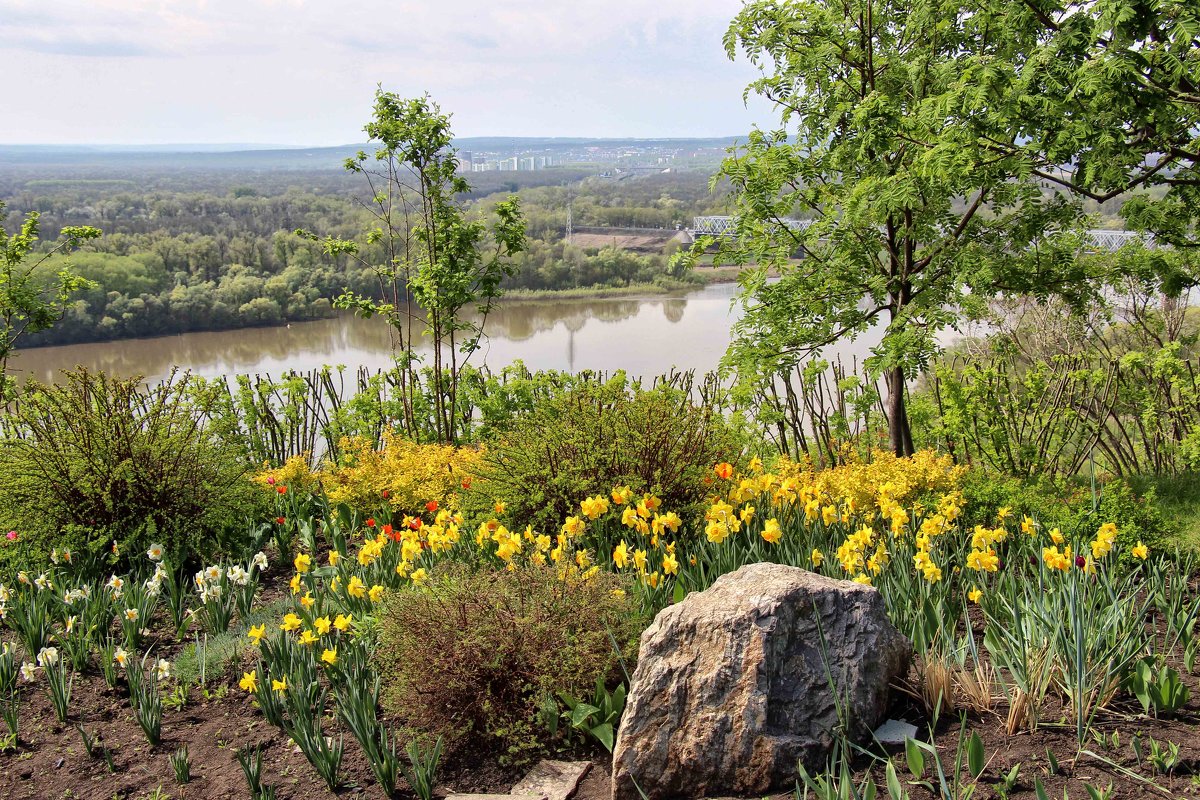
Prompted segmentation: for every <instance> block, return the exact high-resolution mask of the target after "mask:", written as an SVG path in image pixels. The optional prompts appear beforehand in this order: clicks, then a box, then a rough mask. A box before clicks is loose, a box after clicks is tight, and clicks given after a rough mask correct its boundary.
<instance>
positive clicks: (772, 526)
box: [762, 517, 783, 544]
mask: <svg viewBox="0 0 1200 800" xmlns="http://www.w3.org/2000/svg"><path fill="white" fill-rule="evenodd" d="M762 537H763V539H764V540H765V541H767V542H768V543H769V544H779V540H780V539H782V538H783V529H782V528H780V527H779V520H777V519H775V518H774V517H771V518H770V519H769V520H767V521H766V522H764V523H763V529H762Z"/></svg>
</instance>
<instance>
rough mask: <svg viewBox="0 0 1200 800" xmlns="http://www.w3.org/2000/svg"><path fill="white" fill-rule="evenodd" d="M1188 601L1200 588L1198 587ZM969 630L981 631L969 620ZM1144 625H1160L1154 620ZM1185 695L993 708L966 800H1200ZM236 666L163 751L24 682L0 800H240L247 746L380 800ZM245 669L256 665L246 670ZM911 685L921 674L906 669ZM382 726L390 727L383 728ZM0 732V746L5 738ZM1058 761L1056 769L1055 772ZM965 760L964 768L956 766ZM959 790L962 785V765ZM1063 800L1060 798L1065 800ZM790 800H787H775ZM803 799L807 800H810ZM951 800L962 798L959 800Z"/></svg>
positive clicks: (480, 775) (202, 695) (197, 692)
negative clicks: (1158, 756)
mask: <svg viewBox="0 0 1200 800" xmlns="http://www.w3.org/2000/svg"><path fill="white" fill-rule="evenodd" d="M266 577H267V580H266V581H265V583H264V586H263V594H262V596H261V599H260V602H262V603H269V602H271V601H272V600H274V599H276V598H277V597H279V596H281V595H282V593H283V591H284V588H285V587H284V585H283V583H282V580H281V578H280V577H279V576H277V575H269V576H266ZM1193 589H1194V587H1193ZM973 622H978V621H977V620H973ZM1150 624H1154V623H1153V622H1152V623H1150ZM151 644H152V645H153V650H154V652H156V653H157V654H158V655H160V656H164V657H166V658H168V659H170V660H173V659H174V657H175V655H176V653H177V651H178V650H179V649H180V648H181V647H182V645H180V644H177V643H174V642H173V641H168V640H165V639H159V640H157V641H153V642H152V643H151ZM1171 666H1173V667H1174V668H1175V669H1176V670H1178V672H1179V674H1180V675H1181V677H1182V680H1183V681H1184V683H1186V684H1187V686H1188V688H1189V689H1190V691H1191V697H1190V699H1189V701H1188V703H1187V704H1186V706H1185V707H1184V708H1183V709H1182V710H1181V711H1180V712H1178V713H1177V714H1176V715H1174V716H1173V717H1171V718H1161V719H1153V718H1150V717H1147V716H1146V715H1145V714H1143V712H1142V708H1141V706H1140V705H1139V704H1138V703H1137V701H1136V700H1133V699H1132V698H1129V697H1128V696H1126V695H1121V696H1119V697H1118V698H1117V699H1116V700H1115V701H1114V702H1113V703H1111V704H1110V705H1109V707H1108V708H1107V709H1105V710H1104V711H1103V712H1101V715H1100V716H1099V717H1098V718H1097V719H1096V721H1095V723H1094V727H1095V729H1096V734H1095V735H1092V736H1090V737H1089V739H1088V741H1087V743H1086V744H1085V745H1084V746H1083V747H1079V746H1077V742H1076V736H1075V730H1074V726H1073V724H1071V723H1070V722H1069V721H1068V717H1067V713H1066V709H1064V708H1063V707H1061V706H1060V705H1058V704H1057V702H1051V703H1049V704H1048V705H1047V707H1045V708H1043V710H1042V714H1041V722H1040V724H1039V726H1038V728H1037V730H1036V731H1034V732H1032V733H1029V732H1022V733H1018V734H1015V735H1007V734H1006V733H1005V730H1004V714H1005V713H1006V711H1007V708H1006V706H1005V704H1004V703H1003V701H1002V700H1001V701H998V702H997V703H996V704H995V705H994V706H993V708H992V709H991V710H990V711H988V712H985V713H976V712H972V713H968V714H967V716H966V718H965V726H966V731H965V732H963V733H962V736H963V737H964V738H965V737H966V736H969V735H970V734H971V733H972V732H978V734H979V736H980V737H981V739H982V740H983V744H984V752H985V753H986V754H987V758H988V759H989V760H988V762H987V765H986V767H985V769H984V772H983V774H982V776H981V778H980V780H979V782H978V786H977V788H976V790H975V793H974V795H973V797H972V800H989V799H990V798H1003V797H1006V796H1007V797H1012V798H1034V797H1036V794H1035V784H1034V781H1035V779H1040V781H1041V783H1042V785H1043V786H1044V787H1045V789H1046V794H1047V797H1048V798H1052V799H1053V800H1057V799H1058V798H1064V797H1067V798H1070V799H1073V800H1091V798H1090V797H1089V792H1088V790H1087V786H1088V785H1090V786H1092V787H1094V788H1095V789H1098V790H1105V789H1107V788H1108V787H1109V786H1110V785H1111V787H1112V788H1111V793H1108V794H1105V795H1097V796H1096V797H1104V798H1111V799H1112V800H1123V798H1140V797H1156V798H1171V797H1180V798H1200V680H1198V679H1197V677H1196V676H1193V675H1190V674H1188V671H1187V668H1186V666H1185V665H1184V664H1183V663H1182V662H1179V661H1172V662H1171ZM240 668H241V667H240V665H234V666H233V667H231V669H230V673H229V674H228V675H226V676H223V679H217V680H210V681H209V684H208V687H207V690H201V689H200V688H198V687H195V686H193V687H192V688H191V689H190V690H189V691H188V694H187V700H186V702H185V703H184V704H183V706H182V707H181V708H173V707H167V706H164V709H163V723H162V742H161V743H160V744H159V745H157V746H153V747H152V746H150V745H149V744H148V743H147V742H146V739H145V736H144V734H143V733H142V730H141V728H140V727H139V726H138V724H137V721H136V720H135V719H134V716H133V711H132V708H131V706H130V702H129V696H128V692H127V691H126V689H125V686H124V683H123V682H122V683H120V684H119V686H118V688H117V689H111V688H109V687H108V686H107V685H106V684H105V683H104V681H103V679H102V678H101V676H100V675H99V674H96V671H95V670H94V669H93V670H92V671H91V672H89V673H87V674H85V675H83V676H76V678H75V683H74V687H73V692H72V695H71V701H70V717H69V718H68V721H67V723H65V724H63V723H59V722H58V720H57V718H56V717H55V714H54V710H53V707H52V706H51V703H50V698H49V694H48V691H47V689H46V685H45V682H44V681H38V682H36V683H33V684H25V683H24V682H20V691H21V706H20V727H19V732H20V737H19V740H18V741H17V742H16V744H15V745H12V746H9V747H8V748H7V749H4V750H3V751H0V800H66V799H67V798H79V799H82V800H112V799H113V798H119V799H120V800H141V799H142V798H149V797H152V796H154V795H153V793H154V791H155V789H156V788H158V787H160V786H161V787H162V790H163V797H167V796H169V797H170V798H173V800H200V799H201V798H221V799H222V800H233V799H234V798H245V797H248V796H249V795H248V791H247V785H246V779H245V777H244V775H243V773H242V769H241V766H240V765H239V763H238V761H237V758H236V751H237V750H238V749H240V748H243V747H247V746H249V747H254V746H256V745H261V747H262V753H263V774H262V782H263V784H264V785H273V786H274V787H275V788H276V792H277V797H278V798H279V800H316V799H317V798H320V799H321V800H328V799H329V798H337V797H353V798H364V800H385V795H384V794H383V792H382V791H381V790H380V789H379V787H378V786H377V785H376V783H375V779H374V776H373V775H372V773H371V770H370V766H369V764H368V763H367V759H366V757H365V755H364V754H363V753H362V750H361V748H360V747H359V745H358V742H356V741H355V740H354V739H353V737H352V736H350V734H349V733H348V732H345V731H343V730H342V728H341V726H340V723H335V722H334V721H333V720H327V729H328V730H329V731H330V732H331V733H332V734H333V735H335V736H336V735H338V734H339V733H341V734H342V736H343V746H344V755H343V759H342V779H343V786H341V787H339V789H338V791H337V792H330V791H329V790H328V789H327V788H326V786H325V784H324V782H323V781H322V780H321V779H320V778H319V777H318V776H317V774H316V772H315V770H314V769H313V768H312V766H311V765H310V764H309V763H308V761H307V759H306V758H305V757H304V755H303V754H301V753H300V752H299V750H298V749H297V748H296V747H295V746H294V745H293V744H292V743H291V742H290V741H289V740H288V738H287V736H286V735H285V734H283V733H282V732H281V731H280V730H279V729H278V728H275V727H273V726H271V725H270V724H268V723H267V722H266V720H265V719H263V717H262V714H261V713H260V712H259V711H258V710H257V709H256V708H254V706H253V704H252V702H251V699H250V697H249V695H247V694H246V693H245V692H243V691H241V690H240V689H237V688H236V683H237V681H236V677H235V676H237V675H240V671H239V670H240ZM245 668H246V669H249V668H250V666H249V665H246V667H245ZM907 684H908V686H909V687H915V686H917V685H918V673H917V667H915V666H914V668H913V669H912V670H911V671H910V673H909V676H908V679H907ZM914 698H915V692H913V691H912V690H911V689H909V692H908V693H906V692H905V691H895V692H893V702H892V706H891V708H889V710H888V712H887V714H886V715H885V718H893V719H902V720H906V721H908V722H911V723H912V724H914V725H916V726H917V727H918V729H920V733H919V734H918V735H919V736H921V737H923V738H928V734H927V731H926V727H927V722H926V721H925V720H926V716H925V712H924V710H923V707H922V706H921V705H920V704H919V703H918V701H917V700H915V699H914ZM960 714H961V712H959V711H954V710H947V711H943V713H942V714H941V717H940V721H939V724H938V726H937V728H936V731H935V734H934V743H935V745H936V747H937V750H938V753H939V755H940V758H941V760H942V762H943V764H944V766H945V769H946V771H947V773H948V774H949V773H951V772H952V768H953V764H954V758H955V753H956V751H957V750H958V747H959V742H960V729H961V728H962V723H960ZM383 722H384V724H385V725H387V726H388V727H389V728H392V729H395V727H396V726H394V725H391V724H389V721H388V720H386V719H384V720H383ZM78 726H82V727H83V728H84V730H86V731H87V732H88V733H89V734H96V735H98V740H99V741H101V742H102V743H103V745H104V746H105V747H107V748H108V749H109V750H110V752H111V753H112V761H113V770H112V771H111V772H110V770H109V768H108V766H107V764H106V762H105V760H104V759H103V757H102V756H101V755H100V753H99V752H98V751H99V748H97V752H96V754H95V756H89V755H88V753H87V752H86V751H85V748H84V743H83V738H82V736H81V734H80V732H79V730H78ZM4 730H5V729H4V726H3V724H2V723H0V734H2V733H3V732H4ZM1135 737H1140V739H1141V744H1142V747H1141V749H1142V758H1141V760H1140V762H1139V759H1138V757H1137V755H1136V754H1135V752H1134V749H1133V746H1132V742H1133V740H1134V739H1135ZM1151 738H1153V739H1154V740H1155V741H1156V742H1158V743H1159V744H1160V745H1161V746H1162V747H1163V749H1164V750H1165V749H1166V748H1167V747H1168V743H1173V744H1175V745H1177V746H1178V760H1177V763H1176V764H1175V765H1174V767H1173V768H1172V769H1171V770H1170V771H1168V772H1166V773H1165V774H1164V773H1163V772H1162V771H1160V770H1158V769H1156V768H1155V767H1154V766H1152V764H1151V763H1150V762H1149V760H1148V758H1147V756H1148V755H1149V754H1150V751H1151V745H1150V740H1151ZM2 739H3V737H2V736H0V740H2ZM184 745H186V746H187V748H188V754H189V757H190V761H191V780H190V782H189V783H187V784H185V785H178V784H176V782H175V775H174V771H173V769H172V766H171V761H170V757H171V755H172V753H174V752H175V751H176V750H177V749H178V748H180V747H181V746H184ZM1050 753H1053V755H1054V760H1055V761H1056V762H1057V766H1055V765H1054V764H1053V763H1052V760H1051V756H1050V755H1049V754H1050ZM552 757H555V758H562V759H565V760H589V761H591V762H592V768H591V769H590V770H589V772H588V774H587V775H586V776H585V777H584V779H583V781H582V782H581V783H580V785H579V788H578V789H577V791H576V793H575V795H574V797H575V798H576V800H608V798H609V797H610V782H609V772H610V760H609V756H608V754H607V753H605V752H603V751H602V750H599V749H598V748H596V749H592V750H581V751H575V752H569V753H559V754H554V755H553V756H552ZM892 760H893V762H894V763H895V765H896V770H897V773H898V774H899V776H900V780H901V783H902V784H903V786H904V789H905V791H907V792H908V793H909V795H910V797H911V798H912V800H942V798H940V796H939V795H938V794H937V793H936V791H935V788H936V783H937V779H936V772H935V770H934V767H933V763H932V757H927V762H928V763H927V767H926V772H925V780H926V781H929V780H930V779H931V777H932V781H933V785H931V786H922V785H920V782H918V781H917V780H916V779H915V778H913V776H911V775H910V774H909V772H908V769H907V767H906V762H905V758H904V753H903V748H902V747H898V748H894V752H893V753H892ZM964 761H965V756H964ZM1017 764H1020V770H1019V777H1018V778H1017V780H1016V784H1015V786H1013V787H1012V788H1011V790H1009V791H1008V792H1007V794H1005V793H1003V791H1002V790H1003V785H1002V780H1003V778H1004V776H1006V775H1007V774H1008V773H1009V771H1010V770H1011V769H1012V767H1013V766H1015V765H1017ZM530 766H532V765H523V766H521V767H503V766H501V765H500V763H499V760H498V759H497V757H496V755H495V754H494V753H488V752H484V751H480V750H478V749H473V748H471V747H464V748H460V749H459V750H458V751H456V752H451V753H449V754H448V755H447V757H446V759H445V760H444V762H443V767H442V769H441V771H440V773H439V780H438V786H437V788H436V790H435V794H436V795H438V796H445V795H446V794H449V793H452V792H463V793H467V792H496V793H506V792H508V790H509V789H510V788H511V787H512V786H513V784H515V783H516V782H517V781H518V780H519V779H520V778H521V777H522V776H523V775H524V774H525V772H526V771H527V770H528V768H529V767H530ZM856 766H857V779H856V785H858V784H861V783H862V780H863V779H864V777H865V776H866V775H867V772H868V770H869V771H870V773H871V777H872V778H873V779H874V780H875V783H876V784H877V785H878V788H879V791H880V794H879V797H882V798H886V797H887V789H886V782H885V777H884V770H883V768H882V767H881V766H879V765H878V764H876V765H874V766H872V764H871V762H870V760H869V759H865V758H864V759H862V760H861V762H860V763H859V764H857V765H856ZM962 775H963V779H964V782H965V783H967V784H970V783H971V781H970V780H969V778H968V777H967V776H966V766H965V763H964V765H963V770H962ZM401 785H402V787H403V788H402V789H399V790H398V792H397V796H398V797H402V798H408V797H412V796H413V795H411V794H409V793H406V789H407V787H406V786H404V785H403V782H402V781H401ZM1064 793H1065V794H1064ZM785 796H790V795H788V794H782V795H776V796H775V797H780V798H782V797H785ZM810 796H812V795H811V794H810ZM956 800H966V798H965V796H964V795H961V794H960V795H959V798H958V799H956Z"/></svg>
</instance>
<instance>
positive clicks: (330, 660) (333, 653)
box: [321, 647, 337, 666]
mask: <svg viewBox="0 0 1200 800" xmlns="http://www.w3.org/2000/svg"><path fill="white" fill-rule="evenodd" d="M321 660H322V661H324V662H325V663H326V664H329V665H330V666H332V665H334V664H336V663H337V648H336V647H333V648H328V649H326V650H325V652H324V653H321Z"/></svg>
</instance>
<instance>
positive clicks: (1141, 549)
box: [1129, 539, 1150, 561]
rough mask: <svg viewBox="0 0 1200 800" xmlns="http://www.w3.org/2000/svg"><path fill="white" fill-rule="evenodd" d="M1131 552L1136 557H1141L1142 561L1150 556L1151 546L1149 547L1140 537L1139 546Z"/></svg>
mask: <svg viewBox="0 0 1200 800" xmlns="http://www.w3.org/2000/svg"><path fill="white" fill-rule="evenodd" d="M1129 552H1130V553H1132V554H1133V557H1134V558H1140V559H1141V560H1142V561H1145V560H1146V559H1147V558H1149V557H1150V548H1148V547H1146V545H1144V544H1142V542H1141V540H1140V539H1139V540H1138V543H1137V546H1136V547H1134V548H1133V549H1132V550H1130V551H1129Z"/></svg>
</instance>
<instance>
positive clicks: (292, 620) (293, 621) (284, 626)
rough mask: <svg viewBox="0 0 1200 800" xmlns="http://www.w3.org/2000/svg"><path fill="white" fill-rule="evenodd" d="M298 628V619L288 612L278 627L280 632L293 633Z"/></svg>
mask: <svg viewBox="0 0 1200 800" xmlns="http://www.w3.org/2000/svg"><path fill="white" fill-rule="evenodd" d="M299 627H300V618H299V617H298V616H296V615H295V614H294V613H291V612H288V613H287V614H286V615H284V617H283V622H282V623H281V624H280V626H279V630H281V631H294V630H296V629H297V628H299Z"/></svg>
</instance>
